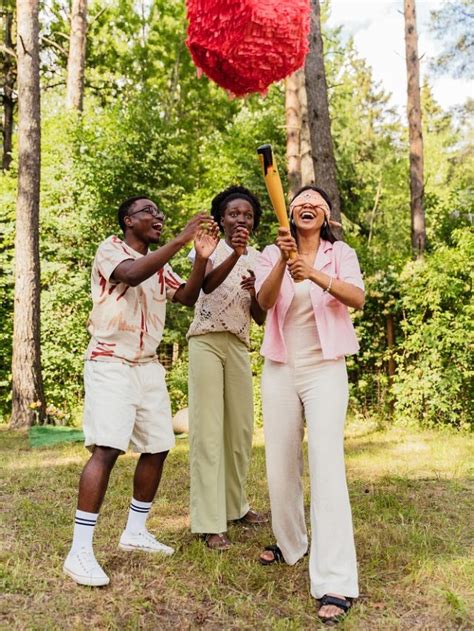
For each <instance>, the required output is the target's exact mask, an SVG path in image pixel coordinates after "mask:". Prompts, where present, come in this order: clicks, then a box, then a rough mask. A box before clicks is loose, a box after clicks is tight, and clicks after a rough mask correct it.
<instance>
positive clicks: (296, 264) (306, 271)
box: [287, 256, 314, 282]
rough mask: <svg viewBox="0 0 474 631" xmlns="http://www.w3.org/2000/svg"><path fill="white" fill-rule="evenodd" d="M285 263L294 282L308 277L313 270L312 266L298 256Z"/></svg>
mask: <svg viewBox="0 0 474 631" xmlns="http://www.w3.org/2000/svg"><path fill="white" fill-rule="evenodd" d="M287 265H288V269H289V270H290V274H291V277H292V278H293V280H294V281H296V282H299V281H302V280H306V279H307V278H310V276H311V274H312V273H313V272H314V267H312V266H311V265H308V263H306V261H304V260H303V259H302V258H301V257H299V256H298V257H297V258H295V259H289V261H288V263H287Z"/></svg>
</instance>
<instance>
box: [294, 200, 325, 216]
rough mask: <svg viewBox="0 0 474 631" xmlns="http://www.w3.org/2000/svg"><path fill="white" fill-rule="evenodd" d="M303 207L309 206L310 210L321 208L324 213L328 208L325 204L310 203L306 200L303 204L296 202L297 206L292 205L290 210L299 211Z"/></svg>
mask: <svg viewBox="0 0 474 631" xmlns="http://www.w3.org/2000/svg"><path fill="white" fill-rule="evenodd" d="M303 208H310V209H311V210H314V211H316V210H322V211H323V213H324V214H326V212H327V210H328V208H327V206H320V205H319V206H318V205H317V204H310V203H309V202H306V203H305V204H298V206H293V208H290V212H292V213H294V212H295V211H298V212H299V211H300V210H303Z"/></svg>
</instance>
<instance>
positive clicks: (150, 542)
mask: <svg viewBox="0 0 474 631" xmlns="http://www.w3.org/2000/svg"><path fill="white" fill-rule="evenodd" d="M119 548H121V549H122V550H143V551H144V552H159V553H161V554H166V555H167V556H171V555H172V554H173V552H174V548H171V547H170V546H165V544H164V543H160V542H159V541H157V540H156V539H155V537H154V536H153V535H152V534H151V533H149V532H148V530H146V529H145V530H140V532H128V530H124V531H123V533H122V536H121V537H120V543H119Z"/></svg>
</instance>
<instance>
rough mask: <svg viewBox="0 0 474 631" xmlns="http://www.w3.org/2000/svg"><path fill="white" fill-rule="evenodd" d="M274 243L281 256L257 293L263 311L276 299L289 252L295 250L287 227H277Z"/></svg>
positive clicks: (273, 303) (272, 304)
mask: <svg viewBox="0 0 474 631" xmlns="http://www.w3.org/2000/svg"><path fill="white" fill-rule="evenodd" d="M276 244H277V246H278V247H279V248H280V253H281V256H280V258H279V259H278V261H277V262H276V264H275V265H274V267H273V269H272V271H271V272H270V274H269V275H268V276H267V278H266V279H265V280H264V281H263V284H262V286H261V287H260V291H259V292H258V294H257V301H258V304H259V305H260V307H261V308H262V309H264V310H265V311H268V309H271V308H272V307H273V306H274V305H275V303H276V301H277V300H278V295H279V293H280V288H281V283H282V281H283V277H284V275H285V270H286V265H287V261H288V259H289V256H290V252H292V251H294V250H296V241H295V240H294V239H293V237H292V236H291V234H290V231H289V229H288V228H279V230H278V237H277V239H276Z"/></svg>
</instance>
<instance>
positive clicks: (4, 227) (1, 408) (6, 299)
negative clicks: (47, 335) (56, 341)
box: [0, 172, 16, 419]
mask: <svg viewBox="0 0 474 631" xmlns="http://www.w3.org/2000/svg"><path fill="white" fill-rule="evenodd" d="M0 197H1V199H2V204H0V322H1V326H0V419H2V418H3V417H6V416H7V414H8V410H9V407H10V400H11V394H10V388H11V360H12V335H13V288H14V277H13V245H14V240H15V234H14V225H13V219H14V216H15V197H16V178H15V175H14V172H11V173H10V174H4V175H2V176H0Z"/></svg>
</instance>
